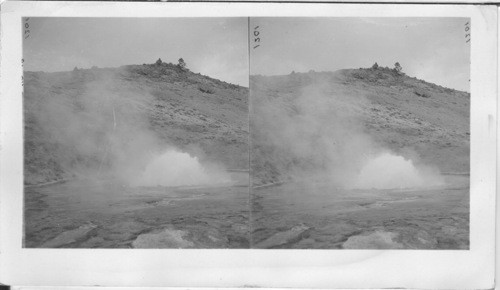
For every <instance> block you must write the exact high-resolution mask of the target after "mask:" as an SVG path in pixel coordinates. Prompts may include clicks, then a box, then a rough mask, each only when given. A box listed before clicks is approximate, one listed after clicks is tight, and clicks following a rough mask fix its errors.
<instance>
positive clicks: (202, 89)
mask: <svg viewBox="0 0 500 290" xmlns="http://www.w3.org/2000/svg"><path fill="white" fill-rule="evenodd" d="M198 90H200V92H203V93H206V94H213V93H215V90H214V89H213V88H211V87H209V86H207V85H200V86H198Z"/></svg>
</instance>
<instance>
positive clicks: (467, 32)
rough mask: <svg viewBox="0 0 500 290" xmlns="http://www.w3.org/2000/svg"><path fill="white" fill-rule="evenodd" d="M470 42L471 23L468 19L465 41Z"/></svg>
mask: <svg viewBox="0 0 500 290" xmlns="http://www.w3.org/2000/svg"><path fill="white" fill-rule="evenodd" d="M469 42H470V23H469V21H467V22H466V23H465V43H469Z"/></svg>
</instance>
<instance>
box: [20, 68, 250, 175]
mask: <svg viewBox="0 0 500 290" xmlns="http://www.w3.org/2000/svg"><path fill="white" fill-rule="evenodd" d="M24 83H25V85H24V121H25V122H24V140H25V145H24V156H25V160H24V168H25V169H24V170H25V184H41V183H46V182H51V181H57V180H61V179H65V178H73V177H89V176H90V175H92V176H98V177H102V176H105V175H108V174H110V175H114V174H115V173H116V172H118V171H119V172H120V173H124V174H125V173H127V174H134V172H133V171H134V170H136V169H137V166H144V164H142V163H141V162H143V161H142V160H144V159H145V158H144V157H148V156H151V155H152V154H153V153H154V152H157V151H161V150H164V149H165V148H170V147H175V148H179V149H180V150H182V151H186V152H189V153H192V154H193V155H195V156H198V157H199V158H200V159H202V160H207V161H210V162H214V163H220V164H222V165H223V166H224V167H225V168H228V169H248V88H245V87H241V86H237V85H233V84H229V83H226V82H223V81H219V80H216V79H212V78H210V77H207V76H203V75H200V74H196V73H193V72H191V71H189V70H187V69H182V68H180V67H178V66H176V65H173V64H167V63H161V64H147V65H146V64H144V65H128V66H123V67H119V68H96V67H94V68H92V69H75V70H73V71H69V72H55V73H45V72H25V73H24ZM146 159H147V158H146ZM131 165H133V166H131ZM127 171H130V172H127ZM125 175H126V174H125Z"/></svg>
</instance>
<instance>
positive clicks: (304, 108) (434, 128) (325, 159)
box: [250, 68, 470, 185]
mask: <svg viewBox="0 0 500 290" xmlns="http://www.w3.org/2000/svg"><path fill="white" fill-rule="evenodd" d="M250 93H251V98H250V100H251V104H250V111H251V116H253V117H254V118H251V125H250V127H251V144H252V145H251V156H252V157H251V167H252V171H253V172H254V179H253V183H254V185H259V184H266V183H270V182H276V181H279V180H283V179H287V178H291V177H293V176H294V175H295V174H296V172H297V171H302V172H306V171H311V170H316V169H318V168H324V167H327V166H331V165H328V164H327V163H329V162H330V163H337V164H340V165H339V166H337V167H336V168H335V169H336V170H337V173H338V172H339V171H341V170H342V169H344V168H345V167H349V166H351V164H350V163H355V162H357V161H356V159H357V156H358V155H365V154H367V155H368V154H372V153H373V152H374V151H384V150H386V151H387V150H388V151H391V152H395V153H396V154H399V155H402V156H403V157H405V158H408V159H412V160H413V161H414V162H415V163H422V164H426V165H429V166H433V167H437V168H438V169H439V170H440V171H442V172H468V171H469V151H470V145H469V139H470V138H469V137H470V136H469V135H470V130H469V119H470V94H468V93H465V92H460V91H456V90H452V89H448V88H444V87H441V86H438V85H435V84H432V83H428V82H425V81H423V80H418V79H416V78H412V77H409V76H406V75H404V74H401V75H400V74H398V73H396V72H394V71H393V70H390V69H387V68H386V69H384V68H379V69H346V70H340V71H336V72H322V73H316V72H312V71H311V72H309V73H292V74H290V75H283V76H251V78H250ZM268 108H272V109H268ZM279 128H281V129H279ZM363 144H368V145H366V146H364V145H363ZM372 150H373V152H372ZM332 151H336V152H333V153H331V152H332ZM339 155H342V156H339ZM349 160H352V162H350V161H349ZM352 166H355V164H354V165H352Z"/></svg>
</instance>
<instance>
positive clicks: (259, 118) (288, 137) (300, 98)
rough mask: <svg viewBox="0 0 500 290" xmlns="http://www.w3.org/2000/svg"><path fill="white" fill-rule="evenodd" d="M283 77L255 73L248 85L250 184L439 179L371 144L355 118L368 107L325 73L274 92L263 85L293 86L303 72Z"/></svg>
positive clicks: (388, 183) (397, 184) (386, 183)
mask: <svg viewBox="0 0 500 290" xmlns="http://www.w3.org/2000/svg"><path fill="white" fill-rule="evenodd" d="M287 77H288V78H289V79H286V78H287ZM287 77H276V78H274V79H273V78H267V79H265V80H260V79H259V78H258V77H257V78H256V79H254V83H253V84H252V90H253V92H252V91H251V93H252V95H253V99H252V107H251V110H252V112H253V113H252V115H253V116H255V118H253V119H251V122H252V124H251V126H252V130H251V132H252V142H253V143H252V147H253V148H252V150H253V155H254V157H252V158H253V160H252V166H253V171H254V172H256V174H255V177H254V179H255V180H256V181H254V184H258V183H259V182H260V183H268V182H272V181H275V180H277V179H286V178H292V179H300V180H302V181H305V180H308V179H309V180H312V179H317V178H322V179H324V180H329V181H330V182H332V183H333V184H334V185H335V186H336V187H344V188H401V187H403V188H408V187H421V186H432V185H438V184H441V183H442V179H441V178H440V177H439V173H438V171H437V170H434V169H430V168H428V167H425V166H420V165H418V166H416V165H415V164H414V163H413V162H412V161H411V160H405V159H404V158H403V157H402V156H398V155H396V154H394V153H392V152H390V150H388V149H387V148H384V147H383V146H381V145H380V144H376V143H375V142H374V141H373V140H372V138H371V137H370V136H369V135H368V134H367V133H365V132H364V128H363V121H362V120H361V117H362V114H364V112H366V111H364V110H367V108H370V106H371V103H370V102H369V101H368V100H367V99H365V98H364V97H362V96H356V97H354V96H353V95H352V94H343V93H342V88H339V87H335V84H332V83H333V82H330V81H329V80H328V77H329V76H328V75H327V76H316V79H306V80H305V81H306V82H309V85H306V86H303V87H302V89H301V90H300V91H298V90H297V91H298V92H297V91H293V90H291V92H289V93H286V92H282V93H280V94H274V93H273V91H272V90H270V89H268V88H269V87H276V83H275V82H278V83H280V85H283V84H286V85H285V86H293V85H297V83H300V82H304V80H303V79H302V80H301V79H299V80H297V79H293V78H300V77H302V78H304V77H305V76H304V75H302V76H300V75H295V76H291V77H290V76H287ZM280 78H281V79H280ZM290 78H292V80H290ZM261 81H262V82H261ZM287 82H289V83H287ZM259 171H262V172H265V174H260V173H259Z"/></svg>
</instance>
